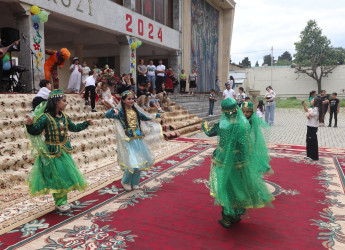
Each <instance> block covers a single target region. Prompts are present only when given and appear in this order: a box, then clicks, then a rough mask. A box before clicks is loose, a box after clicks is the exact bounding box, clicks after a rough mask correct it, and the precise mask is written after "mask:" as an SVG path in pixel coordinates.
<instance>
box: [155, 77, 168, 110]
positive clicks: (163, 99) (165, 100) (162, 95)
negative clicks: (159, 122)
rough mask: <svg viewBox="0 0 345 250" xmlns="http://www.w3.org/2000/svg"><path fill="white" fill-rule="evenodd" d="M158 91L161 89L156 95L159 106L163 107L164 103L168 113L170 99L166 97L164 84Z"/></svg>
mask: <svg viewBox="0 0 345 250" xmlns="http://www.w3.org/2000/svg"><path fill="white" fill-rule="evenodd" d="M160 89H161V91H160V92H159V93H158V94H157V97H158V99H159V101H160V104H161V106H163V105H164V103H166V106H167V107H168V111H171V109H170V98H169V97H168V93H167V92H166V89H165V83H162V85H161V88H160Z"/></svg>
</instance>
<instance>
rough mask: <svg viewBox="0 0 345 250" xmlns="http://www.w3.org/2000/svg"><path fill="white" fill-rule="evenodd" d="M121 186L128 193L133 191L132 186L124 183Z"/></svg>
mask: <svg viewBox="0 0 345 250" xmlns="http://www.w3.org/2000/svg"><path fill="white" fill-rule="evenodd" d="M121 184H122V186H123V188H124V189H125V190H126V191H132V187H131V185H129V184H126V183H123V182H122V181H121Z"/></svg>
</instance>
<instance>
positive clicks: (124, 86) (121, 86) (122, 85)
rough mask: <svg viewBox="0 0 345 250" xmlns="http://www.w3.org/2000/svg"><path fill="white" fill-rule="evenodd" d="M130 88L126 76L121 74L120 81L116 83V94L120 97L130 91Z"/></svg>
mask: <svg viewBox="0 0 345 250" xmlns="http://www.w3.org/2000/svg"><path fill="white" fill-rule="evenodd" d="M131 87H132V85H131V81H130V79H129V77H128V75H127V74H122V77H121V80H120V81H118V82H117V93H118V94H120V95H121V93H122V92H124V91H126V90H130V89H131Z"/></svg>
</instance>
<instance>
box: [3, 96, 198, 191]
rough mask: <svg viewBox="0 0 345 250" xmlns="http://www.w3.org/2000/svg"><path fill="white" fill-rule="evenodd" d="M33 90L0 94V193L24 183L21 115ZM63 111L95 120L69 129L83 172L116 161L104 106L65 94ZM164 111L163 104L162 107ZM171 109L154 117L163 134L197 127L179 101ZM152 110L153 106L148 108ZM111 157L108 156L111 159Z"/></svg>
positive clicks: (26, 152) (26, 154)
mask: <svg viewBox="0 0 345 250" xmlns="http://www.w3.org/2000/svg"><path fill="white" fill-rule="evenodd" d="M34 96H35V95H34V94H0V98H1V99H0V194H1V192H3V194H5V193H8V192H10V190H11V188H13V187H15V186H16V185H22V184H25V181H26V178H27V175H28V173H29V172H30V170H31V168H32V164H33V162H34V159H33V158H32V157H31V155H30V143H29V140H28V139H27V137H26V134H25V130H24V121H25V115H26V114H27V113H28V112H30V111H31V109H32V108H31V107H32V106H31V102H32V99H33V98H34ZM67 102H68V106H67V108H66V114H67V115H69V116H70V118H71V120H72V121H73V122H74V123H78V122H82V121H84V120H86V119H93V120H94V121H95V122H96V124H95V125H93V126H89V128H88V129H86V130H84V131H82V132H79V133H72V132H69V136H70V140H71V144H72V147H73V149H74V153H73V159H74V160H75V162H76V163H77V164H78V165H79V167H80V169H81V171H82V172H83V173H86V172H89V171H92V170H94V169H95V168H101V167H102V166H105V165H109V164H116V162H114V157H116V140H115V135H114V133H115V131H114V125H113V121H112V120H109V119H107V118H105V113H106V111H107V110H108V109H107V108H105V107H104V106H102V105H96V109H97V111H98V112H96V113H93V112H91V107H90V106H85V105H84V100H83V98H82V97H81V96H80V95H77V94H68V95H67ZM163 109H164V110H166V111H167V107H163ZM170 109H171V112H165V113H164V114H163V115H164V117H165V120H161V119H158V120H159V121H160V122H161V124H162V128H163V134H164V136H165V137H166V138H167V139H168V138H172V137H178V136H180V135H184V134H187V133H190V132H193V131H196V130H200V124H201V119H200V118H198V117H197V116H196V115H195V114H190V113H189V111H188V110H185V109H183V107H182V106H181V105H175V102H174V101H173V102H172V106H171V107H170ZM148 112H150V113H155V112H157V110H156V109H155V108H150V109H149V110H148ZM111 158H112V160H111Z"/></svg>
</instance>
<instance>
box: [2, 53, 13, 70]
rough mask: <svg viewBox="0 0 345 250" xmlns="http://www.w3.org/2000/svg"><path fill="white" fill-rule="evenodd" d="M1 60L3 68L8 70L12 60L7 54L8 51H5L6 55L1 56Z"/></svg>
mask: <svg viewBox="0 0 345 250" xmlns="http://www.w3.org/2000/svg"><path fill="white" fill-rule="evenodd" d="M2 62H3V66H2V68H3V70H10V69H11V67H12V66H13V65H12V64H13V62H11V61H10V56H9V55H8V53H6V55H5V56H4V58H2Z"/></svg>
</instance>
